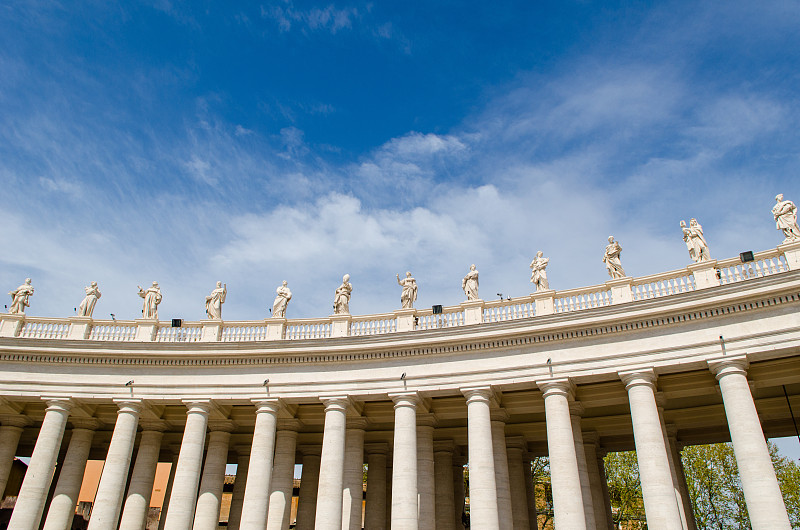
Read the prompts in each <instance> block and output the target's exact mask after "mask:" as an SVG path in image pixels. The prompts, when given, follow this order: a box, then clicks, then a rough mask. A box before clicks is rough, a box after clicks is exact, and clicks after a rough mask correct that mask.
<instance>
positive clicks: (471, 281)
mask: <svg viewBox="0 0 800 530" xmlns="http://www.w3.org/2000/svg"><path fill="white" fill-rule="evenodd" d="M461 288H462V289H463V290H464V294H466V295H467V300H479V298H478V271H477V270H476V269H475V265H474V264H473V265H471V266H470V268H469V272H468V273H467V275H466V276H464V278H463V279H462V280H461Z"/></svg>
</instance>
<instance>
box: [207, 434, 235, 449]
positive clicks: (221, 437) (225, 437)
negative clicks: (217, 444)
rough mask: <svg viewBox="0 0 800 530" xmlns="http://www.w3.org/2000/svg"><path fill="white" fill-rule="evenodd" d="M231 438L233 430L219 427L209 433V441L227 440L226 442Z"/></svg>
mask: <svg viewBox="0 0 800 530" xmlns="http://www.w3.org/2000/svg"><path fill="white" fill-rule="evenodd" d="M230 439H231V431H224V430H219V429H217V430H215V431H211V432H210V433H209V434H208V441H209V442H214V441H221V440H225V442H226V443H227V441H228V440H230ZM226 452H227V451H226Z"/></svg>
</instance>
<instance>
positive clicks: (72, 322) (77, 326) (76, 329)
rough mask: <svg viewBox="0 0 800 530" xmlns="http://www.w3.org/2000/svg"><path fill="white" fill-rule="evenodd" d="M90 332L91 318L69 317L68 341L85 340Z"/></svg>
mask: <svg viewBox="0 0 800 530" xmlns="http://www.w3.org/2000/svg"><path fill="white" fill-rule="evenodd" d="M91 332H92V317H69V333H68V334H67V338H68V339H73V340H86V339H88V338H89V334H90V333H91Z"/></svg>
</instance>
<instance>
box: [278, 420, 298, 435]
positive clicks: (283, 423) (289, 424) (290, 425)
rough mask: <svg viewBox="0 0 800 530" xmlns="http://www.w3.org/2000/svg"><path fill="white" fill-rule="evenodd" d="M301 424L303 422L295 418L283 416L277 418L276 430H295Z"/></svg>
mask: <svg viewBox="0 0 800 530" xmlns="http://www.w3.org/2000/svg"><path fill="white" fill-rule="evenodd" d="M302 426H303V422H302V421H300V420H298V419H297V418H283V419H279V420H278V426H277V430H279V431H294V432H297V431H299V430H300V427H302Z"/></svg>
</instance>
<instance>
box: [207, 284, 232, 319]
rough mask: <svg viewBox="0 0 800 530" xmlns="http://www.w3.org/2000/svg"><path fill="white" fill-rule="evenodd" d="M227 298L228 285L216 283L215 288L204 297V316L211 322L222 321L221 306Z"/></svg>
mask: <svg viewBox="0 0 800 530" xmlns="http://www.w3.org/2000/svg"><path fill="white" fill-rule="evenodd" d="M226 296H228V284H224V285H223V284H222V282H217V288H216V289H214V290H213V291H211V294H210V295H208V296H206V315H208V318H210V319H211V320H222V304H224V303H225V297H226Z"/></svg>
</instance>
